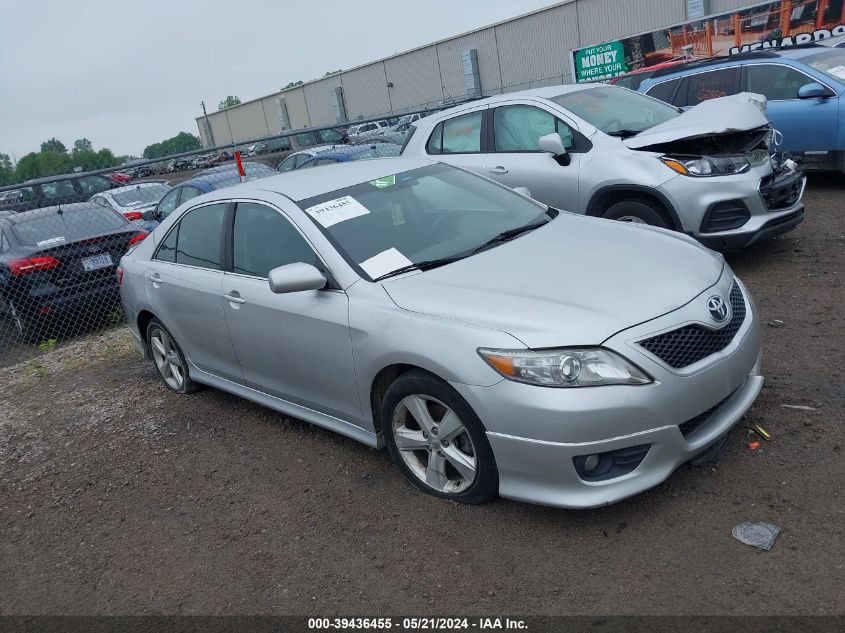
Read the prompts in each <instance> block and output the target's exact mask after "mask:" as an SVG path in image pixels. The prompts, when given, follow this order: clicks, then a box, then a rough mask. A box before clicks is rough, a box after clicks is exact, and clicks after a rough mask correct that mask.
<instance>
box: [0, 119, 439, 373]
mask: <svg viewBox="0 0 845 633" xmlns="http://www.w3.org/2000/svg"><path fill="white" fill-rule="evenodd" d="M427 113H428V112H427V111H424V112H413V113H407V114H404V115H402V116H396V117H389V118H379V119H366V120H360V121H354V122H352V123H348V124H342V125H334V126H326V127H319V128H316V127H315V128H309V129H301V130H293V131H289V132H285V133H283V134H281V135H278V136H271V137H265V138H259V139H254V140H251V141H249V142H242V143H239V144H233V145H226V146H218V147H212V148H206V149H203V150H198V151H193V152H187V153H183V154H178V155H172V156H164V157H161V158H157V159H155V160H146V161H136V162H134V163H131V164H125V165H122V166H120V167H117V168H111V169H103V170H99V171H90V172H84V173H71V174H58V175H55V176H50V177H47V178H41V179H38V180H32V181H27V182H24V183H20V184H17V185H11V186H6V187H2V188H0V364H8V363H12V362H16V361H18V360H20V359H23V358H26V357H28V356H29V355H31V354H33V353H36V352H37V351H38V349H39V347H40V348H44V347H53V346H54V345H57V344H61V343H62V342H63V341H66V340H68V339H70V338H73V337H77V336H80V335H83V334H87V333H90V332H93V331H95V330H98V329H102V328H107V327H117V326H119V325H122V324H123V323H124V322H125V317H124V314H123V310H122V308H121V304H120V295H119V290H118V279H117V273H118V270H117V268H118V264H119V262H120V258H121V257H122V256H123V255H124V254H125V253H126V252H127V250H128V249H129V248H130V247H131V246H132V245H133V244H135V243H137V242H140V241H141V240H143V239H144V238H145V237H146V236H147V235H148V234H149V232H150V231H152V230H154V229H155V227H156V226H157V225H158V224H159V222H161V220H163V219H164V218H165V217H166V216H167V215H169V214H170V213H171V212H172V211H173V210H174V209H176V208H177V207H178V206H180V205H181V204H183V203H185V202H187V201H188V200H190V199H191V198H194V197H196V196H199V195H202V194H203V193H207V192H210V191H214V190H219V189H222V188H224V187H229V186H232V185H235V184H238V183H240V182H242V181H244V180H254V179H257V178H264V177H267V176H272V175H277V174H279V172H286V171H292V170H296V169H307V168H310V167H318V166H320V165H324V164H328V163H333V162H346V161H350V160H361V159H367V158H377V157H387V156H398V155H399V154H400V152H401V149H402V145H403V144H404V142H405V137H406V135H407V132H408V129H409V127H410V126H411V125H412V124H413V122H414V121H415V120H417V119H419V118H420V117H422V116H425V115H426V114H427Z"/></svg>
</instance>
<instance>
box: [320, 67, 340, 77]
mask: <svg viewBox="0 0 845 633" xmlns="http://www.w3.org/2000/svg"><path fill="white" fill-rule="evenodd" d="M342 72H343V68H338V69H337V70H330V71H329V72H327V73H326V74H325V75H323V77H328V76H329V75H336V74H337V73H342Z"/></svg>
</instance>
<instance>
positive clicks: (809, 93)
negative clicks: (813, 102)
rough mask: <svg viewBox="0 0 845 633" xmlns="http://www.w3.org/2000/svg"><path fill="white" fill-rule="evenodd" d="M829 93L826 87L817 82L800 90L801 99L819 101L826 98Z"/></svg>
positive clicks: (805, 85) (799, 96)
mask: <svg viewBox="0 0 845 633" xmlns="http://www.w3.org/2000/svg"><path fill="white" fill-rule="evenodd" d="M826 93H827V91H826V90H825V88H824V86H823V85H821V84H820V83H816V82H815V81H814V82H812V83H809V84H804V85H803V86H801V87H800V88H799V89H798V98H799V99H819V98H821V97H824V96H825V94H826Z"/></svg>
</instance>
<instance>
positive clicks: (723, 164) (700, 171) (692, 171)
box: [660, 155, 751, 176]
mask: <svg viewBox="0 0 845 633" xmlns="http://www.w3.org/2000/svg"><path fill="white" fill-rule="evenodd" d="M660 160H661V161H662V162H663V164H664V165H666V166H667V167H668V168H669V169H672V170H674V171H676V172H678V173H679V174H683V175H684V176H727V175H730V174H741V173H743V172H745V171H748V170H749V169H750V168H751V163H750V161H749V160H748V157H747V156H742V155H736V156H701V157H699V158H672V157H671V156H663V157H661V159H660Z"/></svg>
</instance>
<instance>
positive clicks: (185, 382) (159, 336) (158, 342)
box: [147, 319, 199, 393]
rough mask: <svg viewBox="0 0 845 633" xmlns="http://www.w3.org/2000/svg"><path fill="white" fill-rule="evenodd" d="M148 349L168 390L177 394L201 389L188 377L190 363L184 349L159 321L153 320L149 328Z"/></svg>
mask: <svg viewBox="0 0 845 633" xmlns="http://www.w3.org/2000/svg"><path fill="white" fill-rule="evenodd" d="M147 347H148V348H149V350H150V356H152V358H153V363H154V364H155V366H156V369H158V374H159V376H161V379H162V380H163V381H164V384H165V385H167V388H168V389H170V390H171V391H175V392H176V393H192V392H194V391H196V390H197V389H199V385H198V384H197V383H195V382H194V381H193V380H191V377H190V376H189V375H188V363H187V362H185V355H184V354H183V353H182V348H181V347H179V344H178V343H177V342H176V339H174V338H173V335H172V334H171V333H170V332H169V331H168V329H167V328H166V327H164V324H163V323H162V322H161V321H159V320H158V319H152V320H151V321H150V324H149V325H148V326H147Z"/></svg>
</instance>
